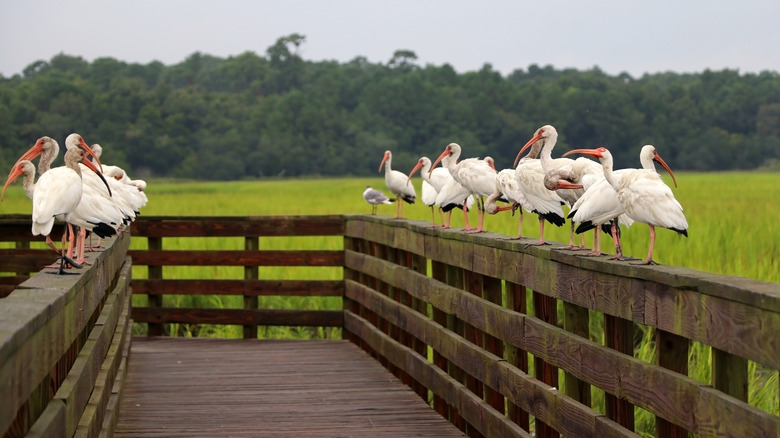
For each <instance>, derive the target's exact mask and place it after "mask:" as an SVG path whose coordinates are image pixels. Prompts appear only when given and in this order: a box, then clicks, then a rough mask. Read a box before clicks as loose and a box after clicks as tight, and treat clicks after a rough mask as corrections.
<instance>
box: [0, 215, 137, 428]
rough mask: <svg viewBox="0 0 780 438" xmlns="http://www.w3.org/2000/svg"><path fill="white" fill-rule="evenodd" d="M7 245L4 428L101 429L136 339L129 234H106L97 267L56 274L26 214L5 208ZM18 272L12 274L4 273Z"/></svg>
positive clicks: (1, 364) (1, 332)
mask: <svg viewBox="0 0 780 438" xmlns="http://www.w3.org/2000/svg"><path fill="white" fill-rule="evenodd" d="M0 226H1V227H2V236H3V237H2V239H0V240H2V241H4V242H9V241H11V242H19V243H18V244H16V245H14V247H15V248H12V249H4V250H0V261H2V265H0V266H2V268H0V271H2V272H3V273H4V275H3V276H2V277H0V278H2V279H4V280H5V281H4V285H5V293H4V294H3V298H2V299H0V432H2V436H3V437H19V436H30V437H37V436H41V437H43V436H46V437H48V436H68V437H70V436H85V437H86V436H97V435H98V433H99V432H100V431H101V430H104V429H111V425H112V423H113V422H114V421H115V419H116V414H117V407H118V401H119V397H120V391H121V389H122V382H123V381H124V378H123V376H124V373H125V370H126V363H127V354H128V349H129V345H130V330H131V324H130V320H129V314H128V313H129V308H130V288H129V281H130V270H131V262H130V259H129V258H128V257H127V255H126V253H127V248H128V246H129V243H130V236H129V235H124V236H122V237H120V238H117V239H109V240H107V241H106V242H105V243H104V245H106V246H107V247H108V249H107V250H105V251H103V252H101V253H99V254H98V255H97V256H96V258H95V259H92V262H93V266H90V267H85V268H83V269H80V270H78V272H77V273H76V270H74V275H64V276H56V275H49V274H48V273H46V272H47V271H53V269H44V270H43V271H42V272H41V273H39V274H37V275H35V276H33V277H32V278H30V277H29V273H30V272H36V271H38V270H39V269H40V267H41V266H43V265H46V264H49V263H52V262H54V261H55V260H56V258H57V257H56V255H55V254H53V253H52V251H51V250H50V249H29V246H30V245H29V242H30V241H31V240H33V239H34V240H40V238H34V237H33V236H32V235H30V230H29V216H25V217H24V219H20V218H16V217H7V216H6V217H4V218H3V219H2V223H0ZM8 273H12V274H14V275H6V274H8Z"/></svg>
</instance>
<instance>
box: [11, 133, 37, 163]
mask: <svg viewBox="0 0 780 438" xmlns="http://www.w3.org/2000/svg"><path fill="white" fill-rule="evenodd" d="M42 153H43V137H41V138H39V139H38V141H36V142H35V144H34V145H33V147H31V148H30V149H29V150H28V151H27V152H25V153H24V154H22V156H21V157H19V159H18V160H16V164H19V162H20V161H24V160H27V161H32V160H34V159H35V158H37V157H39V156H40V155H41V154H42Z"/></svg>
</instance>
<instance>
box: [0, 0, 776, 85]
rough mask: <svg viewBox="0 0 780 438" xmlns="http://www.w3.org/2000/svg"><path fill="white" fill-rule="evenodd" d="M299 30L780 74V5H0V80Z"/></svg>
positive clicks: (703, 1) (434, 55)
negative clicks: (53, 63) (70, 64)
mask: <svg viewBox="0 0 780 438" xmlns="http://www.w3.org/2000/svg"><path fill="white" fill-rule="evenodd" d="M292 33H298V34H302V35H304V36H305V37H306V42H305V44H304V45H303V46H302V48H301V50H300V52H299V53H300V55H301V56H302V57H303V59H305V60H307V61H322V60H336V61H338V62H348V61H350V60H352V59H354V58H356V57H358V56H363V57H366V58H367V59H368V60H369V61H370V62H372V63H387V61H389V60H390V58H391V57H392V55H393V52H395V51H396V50H411V51H413V52H414V53H415V54H416V55H417V57H418V64H419V65H420V66H425V65H428V64H433V65H437V66H438V65H443V64H450V65H452V66H453V67H454V68H455V69H456V70H457V71H458V72H461V73H463V72H466V71H473V70H478V69H480V68H481V67H482V66H483V65H484V64H486V63H488V64H491V65H492V67H493V69H495V70H498V71H500V72H502V73H504V74H508V73H510V72H512V71H513V70H515V69H524V70H525V69H527V68H528V66H529V65H531V64H537V65H539V66H545V65H552V66H553V67H555V68H556V69H563V68H568V67H572V68H576V69H579V70H585V69H590V68H592V67H594V66H598V67H599V68H601V69H602V70H603V71H605V72H606V73H608V74H611V75H617V74H619V73H622V72H627V73H629V74H631V75H632V76H633V77H635V78H638V77H640V76H641V75H642V74H644V73H646V72H647V73H657V72H664V71H673V72H677V73H689V72H701V71H703V70H705V69H711V70H722V69H724V68H729V69H738V70H739V71H740V72H742V73H749V72H760V71H764V70H772V71H780V1H778V0H743V1H727V0H691V1H689V0H676V1H668V0H645V1H641V2H640V1H631V0H622V1H618V0H615V1H607V0H545V1H540V0H536V1H520V0H516V1H509V0H506V1H504V0H500V1H490V0H488V1H482V2H477V1H466V0H416V1H411V0H392V1H384V0H308V1H304V0H274V1H266V0H218V1H217V0H214V1H203V0H133V1H126V0H100V1H98V0H58V1H56V0H0V74H2V75H3V76H5V77H10V76H12V75H14V74H17V73H21V72H22V70H23V69H24V68H25V67H27V66H28V65H29V64H31V63H33V62H35V61H37V60H44V61H49V60H50V59H51V58H52V56H54V55H56V54H58V53H65V54H67V55H72V56H79V57H82V58H84V59H85V60H87V61H90V62H91V61H93V60H95V59H96V58H100V57H111V58H115V59H117V60H120V61H124V62H128V63H141V64H147V63H149V62H152V61H155V60H157V61H161V62H162V63H163V64H165V65H173V64H177V63H179V62H181V61H183V60H185V59H186V58H187V57H188V56H189V55H191V54H192V53H194V52H196V51H199V52H201V53H204V54H209V55H214V56H218V57H221V58H227V57H230V56H237V55H240V54H241V53H243V52H245V51H253V52H255V53H257V54H258V55H261V56H265V53H266V50H267V49H268V47H269V46H271V45H273V44H274V43H275V42H276V40H277V39H278V38H279V37H282V36H286V35H289V34H292Z"/></svg>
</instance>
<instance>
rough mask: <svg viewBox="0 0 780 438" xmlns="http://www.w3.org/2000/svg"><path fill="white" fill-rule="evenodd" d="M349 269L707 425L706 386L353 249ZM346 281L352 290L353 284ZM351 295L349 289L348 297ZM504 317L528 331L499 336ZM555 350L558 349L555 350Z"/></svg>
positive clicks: (717, 403) (679, 418)
mask: <svg viewBox="0 0 780 438" xmlns="http://www.w3.org/2000/svg"><path fill="white" fill-rule="evenodd" d="M346 266H347V267H348V268H350V269H353V270H355V271H357V272H360V273H364V274H367V275H370V276H372V277H374V278H377V279H379V280H381V281H382V282H385V283H387V284H388V285H389V286H392V287H395V288H398V289H401V290H405V291H407V292H409V293H410V294H411V295H412V296H414V297H415V298H419V299H422V300H424V301H426V302H428V303H430V304H432V305H434V306H435V307H438V305H439V304H443V305H444V307H445V308H446V309H447V310H445V312H447V313H450V314H454V315H456V316H457V317H458V318H459V319H461V320H463V321H464V322H467V323H469V324H471V325H473V326H474V327H475V328H477V329H479V330H482V331H485V332H486V333H488V334H490V335H492V336H496V337H498V338H499V339H501V340H503V341H505V342H508V343H510V344H511V345H513V346H515V347H518V348H520V349H522V350H525V351H528V352H529V353H531V354H533V355H535V356H538V357H540V358H541V359H543V360H544V361H545V362H548V363H550V364H551V365H553V366H556V367H559V368H561V369H563V370H565V371H567V372H569V373H572V374H573V375H574V376H575V377H577V378H579V379H581V380H583V381H586V382H587V383H589V384H593V385H596V386H598V387H600V388H602V389H604V390H605V391H607V392H609V393H612V394H614V395H616V396H619V397H621V398H625V399H627V400H628V401H630V402H632V403H634V404H637V405H641V406H642V407H644V408H646V409H647V410H649V411H651V412H653V413H655V414H657V415H660V416H662V417H664V418H666V419H668V420H670V421H673V422H675V423H676V424H680V425H682V426H684V427H686V428H687V429H689V430H692V431H694V432H696V431H697V428H698V427H699V426H700V424H699V423H700V422H701V421H702V420H701V419H697V418H695V414H696V412H695V411H693V409H694V408H695V407H696V406H697V403H695V401H696V400H698V399H699V392H700V391H701V389H702V388H703V387H705V386H706V385H705V384H703V383H701V382H698V381H696V380H694V379H692V378H689V377H687V376H683V375H680V374H676V373H674V372H672V371H670V370H667V369H665V368H662V367H659V366H656V365H654V364H649V363H646V362H643V361H640V360H639V359H635V358H633V357H631V356H627V355H624V354H621V353H619V352H617V351H615V350H612V349H609V348H605V347H603V346H601V345H599V344H597V343H594V342H592V341H589V340H587V339H582V338H580V337H578V336H576V335H575V334H573V333H570V332H567V331H565V330H562V329H559V328H557V327H554V326H551V325H550V324H547V323H545V322H542V321H540V320H538V319H536V318H533V317H525V316H523V315H520V314H515V313H514V312H511V311H509V310H505V309H503V308H500V307H498V306H496V305H495V304H493V303H490V302H488V301H485V300H481V299H480V298H478V297H476V296H474V295H472V294H470V293H468V292H466V291H464V290H460V289H456V288H452V287H450V286H447V285H445V284H443V283H439V282H435V280H434V281H433V282H431V281H429V277H426V276H424V275H422V274H419V273H417V272H414V271H412V270H409V269H406V268H403V267H401V266H398V265H394V264H392V263H390V262H387V261H384V260H382V259H379V258H376V257H372V256H369V255H366V254H360V253H356V252H353V251H349V250H347V251H346ZM346 281H347V284H348V286H349V285H350V284H351V282H350V281H349V280H346ZM437 283H438V284H437ZM349 290H350V289H349V287H348V288H347V292H349ZM436 290H447V292H446V293H439V292H435V291H436ZM442 296H447V297H448V298H446V299H445V300H444V301H442V300H440V299H439V297H442ZM380 314H382V315H383V316H384V317H387V316H386V315H392V314H393V312H390V311H388V312H380ZM502 314H509V315H512V314H514V315H516V316H515V318H516V319H517V320H518V321H519V322H520V323H521V326H522V328H517V329H515V330H513V331H512V332H513V333H514V336H511V337H506V334H505V332H504V333H502V332H501V331H499V330H503V329H505V328H506V326H507V323H506V322H505V321H506V318H504V317H502V316H501V315H502ZM497 327H498V329H497ZM518 333H519V335H518ZM551 345H554V346H556V348H554V349H553V348H550V346H551ZM621 377H623V378H621ZM642 379H648V380H647V381H645V380H642ZM648 385H652V388H653V389H654V390H653V391H648ZM681 394H685V395H681ZM670 398H673V399H680V398H682V399H684V400H688V402H686V403H684V404H683V406H685V407H686V408H688V409H687V410H686V409H681V408H680V407H679V406H677V405H676V404H675V403H674V402H673V399H670ZM709 401H711V402H712V403H714V404H713V406H710V407H709V409H710V410H712V411H718V410H719V409H724V408H726V407H727V406H728V407H729V408H730V409H732V410H733V409H737V407H738V408H739V411H740V412H741V414H740V415H741V416H742V417H743V418H746V419H749V421H747V423H749V424H755V425H760V426H762V427H763V426H764V425H765V424H767V422H770V423H771V421H769V419H770V417H771V415H769V414H767V413H766V412H763V411H761V410H759V409H756V408H754V407H752V406H750V405H748V404H746V403H733V402H732V400H731V397H729V396H727V395H725V394H721V398H720V399H716V398H711V399H709ZM699 403H701V401H699ZM699 408H701V406H699ZM757 430H758V431H761V430H764V429H763V428H759V429H757Z"/></svg>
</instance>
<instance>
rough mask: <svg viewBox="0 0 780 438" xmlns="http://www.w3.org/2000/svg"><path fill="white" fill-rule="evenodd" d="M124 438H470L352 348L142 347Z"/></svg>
mask: <svg viewBox="0 0 780 438" xmlns="http://www.w3.org/2000/svg"><path fill="white" fill-rule="evenodd" d="M119 412H120V413H119V420H118V423H117V430H116V433H115V436H116V437H121V438H146V437H193V438H195V437H250V436H251V437H284V436H291V437H292V436H294V437H374V436H376V437H415V436H436V437H456V436H457V437H462V436H463V434H462V433H461V432H460V431H459V430H457V428H455V426H453V425H452V424H450V423H448V422H447V421H446V420H445V419H443V418H442V417H440V416H439V415H438V414H437V413H436V412H435V411H434V410H433V409H431V408H430V407H429V406H428V405H427V404H426V403H425V402H424V401H423V400H421V399H420V398H419V397H418V396H417V395H415V394H414V392H412V390H411V389H409V388H408V387H407V386H405V385H403V384H402V383H401V382H400V381H398V379H396V378H395V377H394V376H393V375H392V374H390V373H389V372H388V371H387V370H385V369H384V368H383V367H382V366H381V365H379V363H377V362H376V361H375V360H374V359H372V358H371V357H370V356H368V355H367V354H366V353H365V352H363V351H362V350H360V349H359V348H358V347H357V346H355V345H354V344H352V343H350V342H348V341H285V340H257V341H255V340H228V339H181V338H134V339H133V343H132V346H131V353H130V360H129V365H128V374H127V382H126V387H125V391H124V394H123V398H122V402H121V408H120V411H119Z"/></svg>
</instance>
